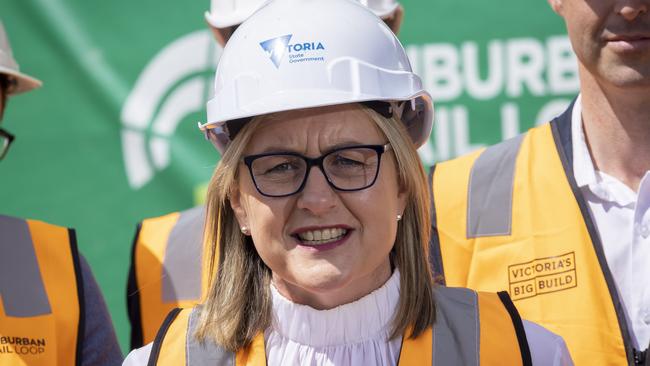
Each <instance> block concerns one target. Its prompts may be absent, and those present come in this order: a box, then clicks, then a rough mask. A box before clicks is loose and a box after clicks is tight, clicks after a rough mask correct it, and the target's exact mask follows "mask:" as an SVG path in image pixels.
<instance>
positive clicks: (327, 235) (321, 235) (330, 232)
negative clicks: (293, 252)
mask: <svg viewBox="0 0 650 366" xmlns="http://www.w3.org/2000/svg"><path fill="white" fill-rule="evenodd" d="M347 233H348V231H347V230H346V229H341V228H331V229H321V230H310V231H304V232H302V233H300V234H298V237H299V238H300V240H302V241H303V242H304V243H306V244H308V245H319V244H327V243H331V242H333V241H337V240H339V239H341V238H342V237H344V236H345V234H347Z"/></svg>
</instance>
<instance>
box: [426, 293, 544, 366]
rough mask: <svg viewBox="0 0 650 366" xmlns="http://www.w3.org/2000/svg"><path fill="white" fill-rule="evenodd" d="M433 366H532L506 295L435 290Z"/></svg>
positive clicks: (517, 319)
mask: <svg viewBox="0 0 650 366" xmlns="http://www.w3.org/2000/svg"><path fill="white" fill-rule="evenodd" d="M435 299H436V324H435V326H434V330H433V357H434V362H433V364H435V365H479V364H480V365H532V361H531V357H530V351H529V349H528V342H527V340H526V334H525V332H524V330H523V324H522V322H521V318H520V317H519V314H518V313H517V310H516V309H515V308H514V305H512V302H511V301H510V298H509V297H508V295H507V293H499V294H498V295H497V294H494V293H483V292H479V293H477V292H474V291H472V290H470V289H466V288H451V287H437V288H436V290H435Z"/></svg>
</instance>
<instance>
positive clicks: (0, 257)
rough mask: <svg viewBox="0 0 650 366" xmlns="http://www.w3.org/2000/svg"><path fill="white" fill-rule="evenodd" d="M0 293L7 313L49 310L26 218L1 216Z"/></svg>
mask: <svg viewBox="0 0 650 366" xmlns="http://www.w3.org/2000/svg"><path fill="white" fill-rule="evenodd" d="M0 296H1V297H2V304H3V306H4V310H5V314H6V315H7V316H12V317H17V318H27V317H33V316H39V315H44V314H50V313H52V310H51V308H50V301H49V300H48V298H47V292H46V291H45V284H44V283H43V278H42V277H41V270H40V268H39V267H38V260H37V258H36V252H35V251H34V244H33V242H32V235H31V233H30V232H29V226H28V224H27V221H25V220H21V219H17V218H13V217H9V216H2V215H0Z"/></svg>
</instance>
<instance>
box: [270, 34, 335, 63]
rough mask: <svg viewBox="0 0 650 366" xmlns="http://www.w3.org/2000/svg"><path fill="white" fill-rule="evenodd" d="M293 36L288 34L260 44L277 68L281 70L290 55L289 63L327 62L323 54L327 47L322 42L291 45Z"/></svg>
mask: <svg viewBox="0 0 650 366" xmlns="http://www.w3.org/2000/svg"><path fill="white" fill-rule="evenodd" d="M292 37H293V34H287V35H285V36H280V37H276V38H271V39H267V40H266V41H263V42H260V47H262V50H264V53H266V55H267V56H268V57H269V58H270V59H271V62H273V65H275V67H276V68H280V64H281V63H282V59H283V58H284V55H285V54H288V55H289V63H290V64H295V63H301V62H315V61H316V62H317V61H325V56H324V55H323V52H324V51H325V46H324V45H323V43H322V42H318V41H316V42H313V41H312V42H299V43H290V42H291V38H292Z"/></svg>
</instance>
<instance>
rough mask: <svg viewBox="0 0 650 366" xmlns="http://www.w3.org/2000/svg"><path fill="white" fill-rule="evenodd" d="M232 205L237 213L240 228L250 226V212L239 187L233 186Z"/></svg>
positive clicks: (230, 197)
mask: <svg viewBox="0 0 650 366" xmlns="http://www.w3.org/2000/svg"><path fill="white" fill-rule="evenodd" d="M229 201H230V207H231V208H232V210H233V212H234V213H235V217H236V218H237V222H238V223H239V227H240V228H244V227H245V228H248V227H249V225H248V214H247V212H246V208H245V205H244V202H242V196H241V194H240V192H239V188H233V189H232V191H231V192H230V195H229Z"/></svg>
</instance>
